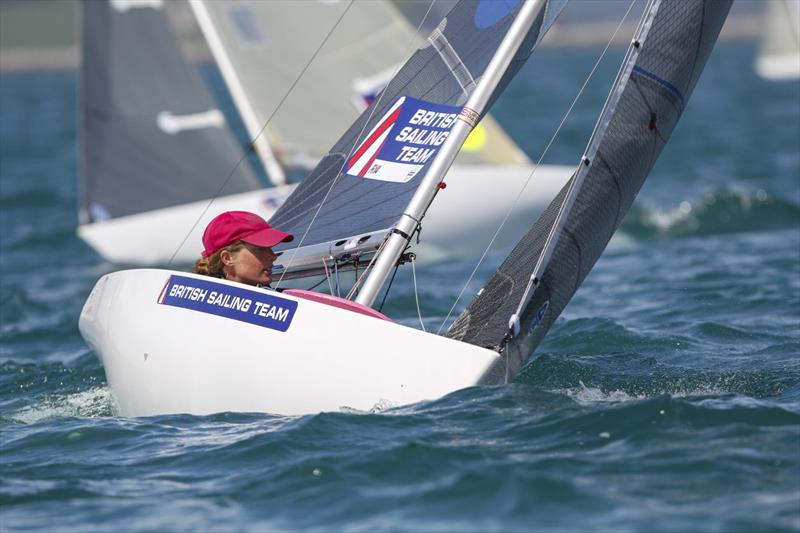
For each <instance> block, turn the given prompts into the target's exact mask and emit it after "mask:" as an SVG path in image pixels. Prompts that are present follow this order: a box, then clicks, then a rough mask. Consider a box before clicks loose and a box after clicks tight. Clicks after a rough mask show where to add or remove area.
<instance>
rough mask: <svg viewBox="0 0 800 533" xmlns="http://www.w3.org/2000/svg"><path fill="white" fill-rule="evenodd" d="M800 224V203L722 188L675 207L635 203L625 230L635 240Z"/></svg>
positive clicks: (765, 194)
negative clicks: (658, 206) (798, 204)
mask: <svg viewBox="0 0 800 533" xmlns="http://www.w3.org/2000/svg"><path fill="white" fill-rule="evenodd" d="M798 226H800V206H797V205H794V204H793V203H791V202H788V201H786V200H783V199H781V198H779V197H777V196H774V195H771V194H769V193H767V192H766V191H764V190H762V189H759V190H757V191H739V190H734V189H718V190H715V191H712V192H709V193H708V194H706V195H705V196H703V197H702V198H698V199H695V200H684V201H682V202H681V203H680V204H679V205H677V206H675V207H672V208H667V209H663V208H657V207H652V206H647V205H640V204H635V205H634V207H633V208H632V209H631V211H630V212H629V213H628V215H627V216H626V217H625V220H624V221H623V223H622V226H621V231H622V232H624V234H625V235H627V236H629V237H633V238H635V239H642V240H646V239H657V238H665V237H685V236H703V235H723V234H730V233H741V232H750V231H766V230H775V229H785V228H797V227H798Z"/></svg>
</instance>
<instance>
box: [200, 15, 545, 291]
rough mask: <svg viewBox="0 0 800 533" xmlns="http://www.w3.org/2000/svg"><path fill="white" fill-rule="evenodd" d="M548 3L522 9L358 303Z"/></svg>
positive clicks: (381, 274)
mask: <svg viewBox="0 0 800 533" xmlns="http://www.w3.org/2000/svg"><path fill="white" fill-rule="evenodd" d="M194 1H196V0H194ZM545 4H546V0H526V2H525V4H524V5H523V6H522V8H520V11H519V14H518V15H517V17H516V19H515V20H514V22H513V23H512V24H511V27H510V28H509V31H508V33H507V34H506V36H505V37H504V38H503V42H502V43H501V44H500V46H499V47H498V49H497V52H496V53H495V55H494V56H493V57H492V60H491V61H490V62H489V65H488V66H487V67H486V71H485V72H484V74H483V76H482V77H481V79H480V82H479V83H478V85H477V87H476V88H475V90H474V91H473V93H472V94H471V95H470V97H469V99H468V100H467V102H466V104H465V105H464V107H463V108H462V110H461V112H460V113H459V115H458V120H457V121H456V123H455V125H454V126H453V129H452V130H451V131H450V135H449V136H448V137H447V140H446V141H445V142H444V144H443V145H442V148H441V149H440V150H439V153H438V154H437V155H436V157H435V159H434V160H433V163H432V164H431V166H430V168H429V169H428V172H427V173H426V174H425V177H424V178H423V179H422V182H421V183H420V186H419V187H418V188H417V190H416V191H415V193H414V196H413V197H412V198H411V201H410V202H409V203H408V206H406V209H405V212H404V213H403V215H402V216H401V217H400V220H398V222H397V224H396V225H395V227H394V229H393V230H392V232H391V233H390V235H389V237H388V238H387V240H386V244H385V245H384V249H383V250H382V251H381V252H380V254H379V255H378V257H377V259H376V260H375V264H374V266H373V267H372V270H371V271H370V273H369V275H368V276H367V279H366V281H365V282H364V286H363V287H362V288H361V291H360V292H359V294H358V297H357V298H356V300H355V301H356V302H358V303H360V304H362V305H368V306H371V305H372V304H373V303H374V301H375V298H376V297H377V295H378V292H380V290H381V287H383V285H384V283H386V279H387V278H388V276H389V273H390V272H391V270H392V268H393V267H394V265H395V264H396V263H397V260H398V259H399V258H400V255H401V254H402V253H403V250H404V249H405V247H406V245H407V244H408V241H409V240H410V239H411V236H412V235H413V234H414V232H415V231H416V230H417V228H418V226H419V224H420V221H421V220H422V217H423V216H424V214H425V211H426V210H427V209H428V207H429V206H430V204H431V202H432V201H433V198H434V197H435V196H436V192H437V191H438V188H439V183H441V181H442V179H443V178H444V175H445V174H446V173H447V171H448V170H449V169H450V166H451V165H452V164H453V161H454V160H455V158H456V156H457V155H458V152H459V150H460V149H461V145H462V144H464V141H465V140H466V138H467V136H469V134H470V132H471V131H472V128H474V127H475V124H476V123H477V121H478V119H479V118H480V116H481V114H482V113H483V111H484V110H485V108H486V104H487V103H488V101H489V98H490V97H491V96H492V93H493V92H494V89H495V87H497V85H498V84H499V83H500V80H501V79H502V77H503V75H504V74H505V72H506V70H508V67H509V65H510V64H511V60H512V59H513V57H514V55H515V54H516V53H517V50H518V49H519V47H520V45H521V44H522V42H523V40H524V39H525V36H526V35H527V33H528V30H529V29H530V27H531V25H532V24H533V22H534V21H535V20H536V18H537V17H538V16H539V15H540V13H541V11H542V10H543V9H544V6H545Z"/></svg>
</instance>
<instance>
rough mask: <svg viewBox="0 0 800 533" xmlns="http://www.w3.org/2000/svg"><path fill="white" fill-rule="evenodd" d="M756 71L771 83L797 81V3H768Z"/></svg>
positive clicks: (799, 39)
mask: <svg viewBox="0 0 800 533" xmlns="http://www.w3.org/2000/svg"><path fill="white" fill-rule="evenodd" d="M755 69H756V73H757V74H758V75H759V76H761V77H762V78H764V79H766V80H770V81H782V80H796V79H800V1H798V0H770V1H769V3H768V4H767V7H766V9H765V11H764V24H763V26H762V28H761V38H760V42H759V49H758V54H757V55H756V60H755Z"/></svg>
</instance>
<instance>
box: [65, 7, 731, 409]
mask: <svg viewBox="0 0 800 533" xmlns="http://www.w3.org/2000/svg"><path fill="white" fill-rule="evenodd" d="M731 1H732V0H731ZM731 1H714V2H706V1H703V0H680V1H678V0H649V1H648V3H647V6H646V9H645V11H644V13H643V15H642V19H641V21H640V24H639V26H638V28H637V30H636V33H635V36H634V38H633V41H632V43H631V45H630V47H629V48H628V51H627V54H626V56H625V58H624V60H623V63H622V66H621V68H620V71H619V73H618V76H617V78H616V80H615V82H614V85H613V87H612V88H611V91H610V93H609V96H608V99H607V101H606V104H605V106H604V108H603V109H602V111H601V113H600V116H599V118H598V121H597V125H596V127H595V130H594V132H593V134H592V136H591V138H590V139H589V142H588V144H587V148H586V150H585V151H584V153H583V154H582V155H581V156H580V158H579V162H578V164H577V167H576V170H575V172H574V173H573V175H572V177H571V178H570V180H569V182H568V183H567V184H566V185H565V186H564V187H563V188H562V190H561V191H560V192H559V194H558V195H557V196H556V198H555V199H554V200H553V201H552V202H551V203H550V205H549V206H548V208H547V209H546V210H545V212H544V213H543V214H542V215H541V216H540V217H539V218H538V219H537V220H536V221H535V222H534V223H533V225H532V226H530V228H529V230H528V231H527V233H525V234H524V235H523V236H522V238H521V240H520V241H519V243H518V244H517V245H516V247H515V248H514V249H513V250H512V252H511V254H510V255H509V256H508V258H507V259H506V260H505V261H504V262H503V263H502V264H501V266H500V267H499V268H498V269H497V271H496V272H495V273H494V274H493V275H492V276H491V277H490V278H489V280H488V281H487V282H486V284H485V285H484V287H483V288H482V289H481V290H480V291H479V292H478V294H477V295H476V296H475V298H474V299H473V300H472V302H471V303H470V304H469V305H468V306H467V308H466V309H465V311H464V312H463V313H462V314H461V315H460V316H459V317H458V318H457V319H456V321H455V322H454V323H453V325H452V326H451V327H450V329H449V330H448V331H447V333H446V334H445V335H441V336H440V335H436V334H432V333H427V332H424V331H420V330H416V329H413V328H410V327H406V326H403V325H400V324H397V323H395V322H393V321H391V320H390V319H389V318H388V317H386V316H383V315H381V314H380V313H378V312H377V311H376V309H374V302H375V301H376V298H377V297H378V295H379V294H380V292H381V290H382V288H383V287H384V285H385V283H386V280H387V278H388V276H389V275H390V272H391V271H392V270H393V269H394V268H396V267H397V265H398V264H399V263H402V262H403V261H405V260H407V259H408V257H407V253H408V252H407V250H408V245H409V242H410V241H411V240H412V239H413V238H414V236H415V235H416V234H417V232H418V231H419V228H420V225H423V226H424V223H425V213H426V212H427V210H428V208H431V209H435V208H436V203H437V200H436V195H437V193H438V192H439V191H440V188H439V184H440V183H441V182H442V179H444V177H445V175H446V172H447V169H448V167H450V166H451V164H452V162H453V160H454V159H455V157H456V154H457V153H458V150H459V148H460V147H461V145H462V144H463V142H464V140H465V139H466V138H467V136H468V135H469V133H470V131H471V130H472V129H473V128H474V126H475V124H477V122H478V121H479V119H480V118H481V116H482V115H483V114H485V113H486V111H487V110H488V109H489V107H490V106H491V104H492V103H493V102H494V101H495V100H496V99H497V98H498V97H500V95H501V93H502V91H503V89H504V88H505V86H506V85H507V84H508V83H509V81H510V80H511V78H512V77H513V76H514V75H515V74H516V72H517V71H518V70H519V68H520V67H521V66H522V64H523V63H524V61H525V60H526V59H527V57H528V56H529V55H530V53H531V52H532V50H533V49H534V48H535V46H536V44H537V43H538V42H539V41H540V39H541V38H542V35H543V34H544V33H545V32H546V31H547V29H548V28H549V27H550V26H551V25H552V23H553V21H554V20H555V17H556V16H557V15H558V13H559V11H560V9H561V8H562V7H563V2H558V1H554V0H550V1H547V0H527V1H524V2H517V3H513V2H467V1H462V2H460V3H459V4H457V5H456V7H454V8H453V10H452V11H450V12H449V13H448V14H447V16H446V17H445V18H444V19H443V20H442V22H441V23H440V24H439V26H438V27H437V28H436V29H435V30H434V31H433V32H432V33H431V35H430V36H429V37H428V39H427V41H426V43H425V44H424V45H423V46H422V47H420V48H419V49H418V50H417V51H416V52H415V53H414V55H412V57H411V58H410V59H409V60H408V62H406V64H405V65H404V66H403V67H402V69H400V71H399V73H398V74H397V75H396V76H395V77H394V78H393V80H392V81H391V82H390V83H389V85H388V86H387V87H386V89H385V90H384V91H383V94H382V96H381V98H380V99H378V100H376V102H375V103H374V104H373V106H372V108H373V111H374V112H370V111H367V112H364V113H362V115H361V116H360V117H359V119H358V120H357V121H356V122H355V123H354V124H353V125H352V126H351V127H350V128H349V129H348V130H347V131H346V132H345V133H344V135H343V136H342V138H341V139H340V141H339V142H337V143H336V144H335V145H334V147H333V148H332V149H331V150H330V151H329V152H328V153H327V154H326V155H325V156H324V157H323V159H322V161H321V162H320V164H319V165H318V166H317V167H316V168H315V170H314V171H313V172H312V173H311V175H310V176H309V177H308V178H307V179H305V180H304V181H303V182H302V183H301V184H300V185H299V186H298V187H297V189H296V190H295V191H294V192H293V193H292V195H291V196H290V197H289V198H288V199H287V201H286V202H285V203H284V204H283V205H282V206H281V207H280V208H279V210H278V211H277V212H276V214H275V215H274V217H273V220H274V221H275V225H276V226H278V227H281V228H285V229H288V230H289V231H291V232H293V233H294V234H295V236H296V237H295V241H294V242H293V243H289V244H286V245H283V248H281V249H280V251H281V256H280V262H281V266H282V269H283V272H284V273H285V274H286V275H294V276H301V275H303V274H304V273H307V272H316V271H318V270H319V268H320V265H323V266H324V267H325V268H326V269H328V270H334V269H336V270H344V269H346V268H353V267H354V266H358V265H360V266H361V269H362V274H363V271H364V269H365V268H366V276H365V278H364V279H365V281H364V282H363V283H362V284H361V285H360V286H359V291H358V293H357V295H356V296H354V297H352V298H350V299H348V298H339V297H337V296H335V295H321V294H318V293H309V292H307V291H299V290H294V291H291V290H287V291H284V292H275V291H271V290H268V289H259V288H254V287H249V286H244V285H240V284H237V283H233V282H229V281H226V280H219V279H213V278H209V277H203V276H198V275H194V274H187V273H183V272H177V271H170V270H160V269H140V270H128V271H121V272H115V273H112V274H108V275H106V276H103V277H102V278H101V279H100V280H99V281H98V282H97V285H96V286H95V288H94V290H93V291H92V293H91V294H90V296H89V298H88V299H87V301H86V304H85V306H84V308H83V311H82V313H81V317H80V330H81V333H82V335H83V337H84V339H85V340H86V342H87V343H88V344H89V346H90V347H91V348H92V349H93V350H94V351H95V353H96V354H97V355H98V357H99V358H100V359H101V360H102V362H103V365H104V367H105V370H106V376H107V378H108V382H109V385H110V388H111V390H112V391H113V394H114V397H115V398H116V400H117V402H118V407H119V410H120V413H121V414H123V415H128V416H139V415H153V414H163V413H179V412H180V413H195V414H204V413H212V412H220V411H258V412H271V413H282V414H300V413H313V412H319V411H328V410H338V409H342V408H352V409H358V410H364V411H368V410H370V409H372V408H373V407H375V406H376V405H402V404H410V403H414V402H418V401H422V400H426V399H434V398H437V397H440V396H442V395H444V394H447V393H449V392H452V391H454V390H457V389H460V388H463V387H467V386H471V385H476V384H478V385H494V384H502V383H506V382H508V381H510V380H512V379H514V377H515V376H516V375H517V374H518V372H519V370H520V369H521V368H522V366H523V365H524V364H526V363H527V362H528V361H530V359H531V357H533V354H534V350H535V348H536V346H537V345H538V343H539V342H540V341H541V339H542V338H543V336H544V335H545V333H546V332H547V331H548V330H549V328H550V327H551V325H552V324H553V322H554V321H555V320H556V318H557V317H558V316H559V314H560V313H561V312H562V310H563V309H564V307H565V306H566V305H567V303H568V302H569V300H570V299H571V297H572V295H573V294H574V292H575V291H576V290H577V289H578V287H579V286H580V284H581V282H582V281H583V279H584V278H585V277H586V275H587V274H588V272H589V271H590V270H591V268H592V266H593V265H594V263H595V262H596V261H597V259H598V258H599V256H600V254H601V253H602V251H603V250H604V248H605V246H606V244H607V243H608V241H609V240H610V238H611V236H612V235H613V233H614V231H615V229H616V228H617V227H618V225H619V224H620V222H621V220H622V217H623V216H624V215H625V213H626V212H627V211H628V209H629V208H630V206H631V204H632V202H633V200H634V197H635V196H636V194H637V192H638V190H639V189H640V187H641V186H642V184H643V182H644V180H645V178H646V176H647V174H648V172H649V171H650V169H651V168H652V166H653V164H654V163H655V161H656V159H657V158H658V155H659V154H660V152H661V150H662V149H663V147H664V145H665V143H666V141H667V140H668V139H669V137H670V135H671V133H672V130H673V128H674V127H675V125H676V123H677V121H678V119H679V118H680V116H681V114H682V112H683V109H684V107H685V106H686V103H687V101H688V99H689V97H690V95H691V93H692V90H693V88H694V86H695V84H696V82H697V80H698V77H699V76H700V73H701V72H702V70H703V67H704V65H705V63H706V60H707V59H708V56H709V54H710V52H711V49H712V48H713V45H714V43H715V42H716V39H717V37H718V34H719V31H720V29H721V27H722V24H723V22H724V20H725V18H726V17H727V13H728V10H729V9H730V4H731ZM411 126H416V127H418V128H424V129H425V131H426V132H427V133H425V134H417V135H421V136H425V137H427V136H430V138H433V137H436V136H437V135H442V133H443V132H446V133H447V135H446V136H444V137H445V138H444V140H443V142H442V143H440V144H439V145H436V146H435V148H436V149H435V150H434V153H433V154H432V155H431V156H430V157H429V158H428V159H427V160H426V161H424V162H422V161H413V160H412V161H407V160H405V159H404V158H403V154H408V153H409V150H405V149H406V148H419V146H416V145H414V144H413V143H410V142H405V139H406V137H407V136H408V133H409V132H410V130H406V129H405V128H406V127H411ZM412 129H413V128H412ZM387 131H388V133H386V135H385V136H384V133H385V132H387ZM382 136H383V137H384V140H385V141H386V142H382V141H380V139H381V137H382ZM415 138H416V137H415ZM437 138H438V137H437ZM431 145H433V143H431ZM425 146H426V148H425V149H428V148H427V147H428V146H429V145H425ZM415 153H416V152H415ZM422 235H423V238H424V235H425V234H424V232H423V233H422Z"/></svg>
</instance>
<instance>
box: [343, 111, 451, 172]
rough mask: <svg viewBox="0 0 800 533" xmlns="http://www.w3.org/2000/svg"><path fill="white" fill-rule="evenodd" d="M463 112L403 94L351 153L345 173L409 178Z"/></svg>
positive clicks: (445, 136)
mask: <svg viewBox="0 0 800 533" xmlns="http://www.w3.org/2000/svg"><path fill="white" fill-rule="evenodd" d="M460 112H461V108H460V107H456V106H450V105H443V104H434V103H431V102H426V101H424V100H417V99H416V98H411V97H410V96H401V97H400V98H398V99H397V101H396V102H395V103H394V104H393V105H392V106H391V107H390V108H389V110H388V111H386V113H385V114H384V115H383V117H382V118H381V119H380V120H379V121H378V123H377V124H376V125H375V127H373V128H372V130H371V131H370V132H369V134H368V135H367V136H366V138H365V139H364V141H363V142H362V143H361V144H360V145H359V146H358V148H357V149H356V151H355V152H353V154H352V155H351V156H350V159H349V160H348V161H347V164H346V165H345V172H346V173H347V174H348V175H350V176H357V177H362V178H368V179H373V180H381V181H394V182H397V183H405V182H407V181H409V180H410V179H412V178H413V177H414V176H416V175H417V173H418V172H419V171H420V170H421V169H422V167H424V166H425V163H427V162H429V161H431V160H432V159H433V158H434V156H435V155H436V152H437V151H438V150H439V148H440V147H441V146H442V144H443V143H444V141H445V140H446V139H447V136H448V135H450V130H451V129H452V127H453V125H454V124H455V123H456V118H457V117H458V114H459V113H460Z"/></svg>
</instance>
